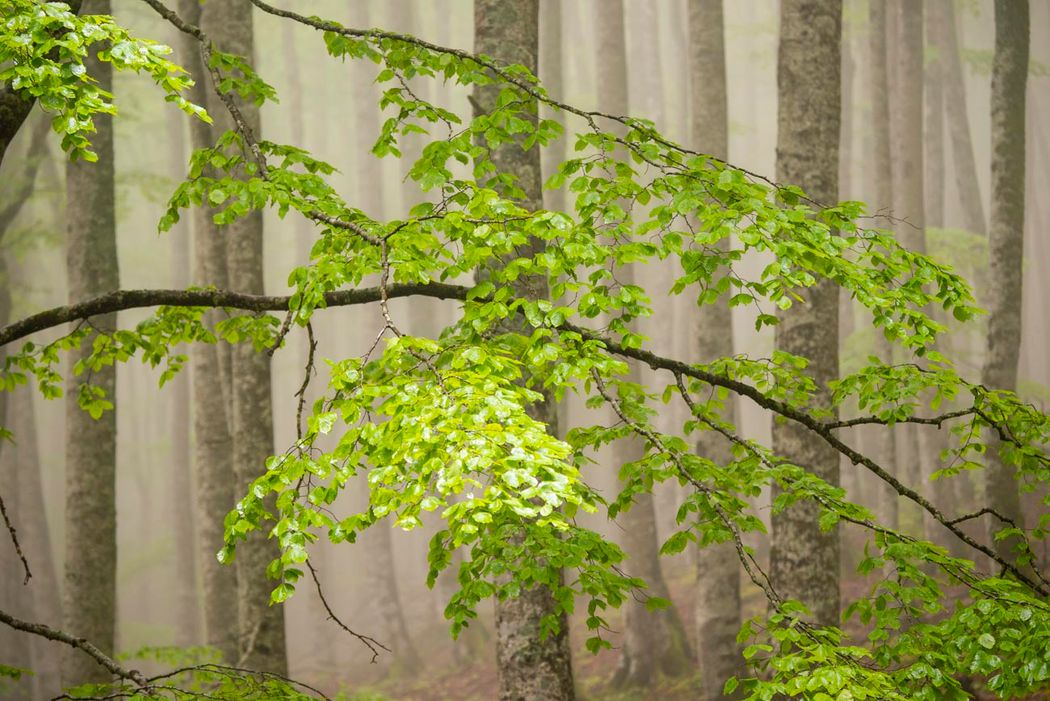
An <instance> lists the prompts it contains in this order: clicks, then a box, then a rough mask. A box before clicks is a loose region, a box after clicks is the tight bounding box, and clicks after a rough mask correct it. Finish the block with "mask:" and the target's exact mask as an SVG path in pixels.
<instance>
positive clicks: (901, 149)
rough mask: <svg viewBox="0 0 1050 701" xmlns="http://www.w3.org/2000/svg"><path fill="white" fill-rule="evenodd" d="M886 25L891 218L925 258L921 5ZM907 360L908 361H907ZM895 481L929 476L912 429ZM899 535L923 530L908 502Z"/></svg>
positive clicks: (903, 435)
mask: <svg viewBox="0 0 1050 701" xmlns="http://www.w3.org/2000/svg"><path fill="white" fill-rule="evenodd" d="M892 8H893V12H892V16H891V17H890V21H891V22H893V24H894V27H893V31H894V33H895V36H896V50H895V51H893V52H892V53H891V54H890V56H892V57H893V58H894V59H896V60H895V65H894V66H893V70H894V72H895V74H896V75H895V78H894V90H893V93H892V94H893V98H894V100H893V110H892V114H891V123H890V127H891V132H892V149H893V151H892V153H893V183H894V184H893V215H894V217H896V226H895V228H896V233H897V240H898V241H899V242H900V243H901V245H903V246H904V247H905V248H907V249H909V250H912V251H916V252H918V253H925V252H926V236H925V229H926V224H925V215H926V209H925V207H926V205H925V201H926V196H925V188H924V183H923V179H924V177H925V166H924V161H925V159H924V151H923V139H922V130H923V99H922V97H923V84H922V76H923V16H922V14H923V13H922V4H921V3H917V2H909V1H907V0H897V1H896V2H894V3H893V4H892ZM909 360H910V358H909ZM897 449H898V469H899V471H900V473H899V474H898V477H899V478H900V479H901V480H902V481H904V482H905V483H906V484H912V485H918V484H919V483H920V482H922V481H923V478H924V477H925V476H926V474H927V473H928V472H929V469H928V466H927V465H925V462H926V461H925V459H924V455H925V453H926V451H924V446H923V445H922V443H921V441H920V434H919V431H918V429H917V427H916V426H915V425H906V426H900V427H899V428H898V439H897ZM898 520H899V525H900V526H901V528H902V529H904V530H906V531H908V532H910V533H913V534H918V533H920V532H922V529H923V514H922V511H921V510H920V509H919V508H918V507H916V506H915V505H913V504H911V503H910V502H908V503H906V505H905V506H904V507H903V508H902V509H901V511H900V514H899V516H898Z"/></svg>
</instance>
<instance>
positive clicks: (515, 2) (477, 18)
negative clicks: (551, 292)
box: [474, 0, 575, 701]
mask: <svg viewBox="0 0 1050 701" xmlns="http://www.w3.org/2000/svg"><path fill="white" fill-rule="evenodd" d="M474 50H475V52H477V53H482V54H487V55H489V56H494V57H496V58H498V59H499V60H500V61H502V62H504V63H519V64H521V65H523V66H525V67H526V68H528V69H529V70H531V71H532V72H533V73H536V71H537V70H538V66H537V55H538V53H539V2H538V0H512V1H508V0H477V1H476V2H475V3H474ZM499 91H500V86H499V85H498V84H496V85H489V86H483V87H479V88H478V89H476V90H475V93H474V99H475V103H476V108H477V109H480V110H481V111H488V110H491V109H493V108H494V106H495V104H496V98H497V96H498V95H499ZM492 160H493V163H494V164H495V165H496V168H497V170H498V171H499V172H501V173H510V174H513V175H514V176H516V178H517V185H518V187H520V188H521V189H522V191H523V192H524V201H523V202H522V206H523V207H525V208H527V209H530V210H536V209H540V208H542V207H543V192H542V183H541V182H540V153H539V149H538V148H536V147H535V146H534V147H532V148H530V149H528V150H527V151H526V150H523V149H522V148H521V147H520V145H518V144H507V145H504V146H503V147H501V148H499V149H497V150H496V151H495V152H493V154H492ZM537 245H538V244H537V243H536V242H531V243H530V244H527V246H528V249H527V250H522V251H521V252H520V254H521V255H528V254H529V253H531V252H533V251H534V250H535V247H536V246H537ZM538 287H539V288H540V289H537V288H538ZM544 287H545V285H543V286H540V285H538V283H537V281H536V280H521V279H519V282H518V289H517V290H516V294H519V295H524V294H540V295H543V294H545V293H546V290H545V289H543V288H544ZM530 413H531V415H532V416H533V417H534V418H536V419H537V420H539V421H543V422H545V423H546V424H547V425H548V426H549V427H550V428H551V430H554V431H556V430H557V426H558V417H557V411H556V409H555V405H554V401H553V399H552V398H551V397H549V396H547V397H545V401H543V402H542V403H540V404H537V405H533V406H532V407H531V408H530ZM554 610H555V602H554V598H553V595H552V593H551V591H550V590H549V589H548V588H546V587H535V588H532V589H529V590H526V591H522V592H521V594H520V595H519V596H517V597H516V598H513V599H507V600H505V601H497V602H496V670H497V678H498V686H499V691H498V694H499V699H500V701H571V700H572V699H574V698H575V690H574V687H573V676H572V660H571V656H570V653H569V630H568V621H567V620H566V618H565V617H564V616H562V617H561V620H560V621H559V626H558V632H557V633H554V634H551V635H548V636H547V637H546V638H545V639H543V638H541V636H540V621H541V620H542V619H543V618H544V617H546V616H549V615H551V614H552V613H553V612H554Z"/></svg>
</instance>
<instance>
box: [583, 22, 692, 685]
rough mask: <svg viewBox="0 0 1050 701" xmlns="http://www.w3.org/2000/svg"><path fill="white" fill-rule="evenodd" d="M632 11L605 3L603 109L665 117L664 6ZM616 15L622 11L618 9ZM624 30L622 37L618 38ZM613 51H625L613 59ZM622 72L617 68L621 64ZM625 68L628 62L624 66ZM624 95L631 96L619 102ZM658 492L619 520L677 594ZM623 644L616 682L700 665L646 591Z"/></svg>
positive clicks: (658, 579)
mask: <svg viewBox="0 0 1050 701" xmlns="http://www.w3.org/2000/svg"><path fill="white" fill-rule="evenodd" d="M634 9H635V15H634V17H633V18H632V22H631V27H632V30H633V31H632V33H631V34H630V35H628V34H627V33H626V31H625V25H626V20H627V18H626V16H625V8H624V6H623V5H622V3H621V4H619V5H617V4H615V3H610V4H609V5H608V6H607V7H602V8H600V9H599V16H598V22H599V33H600V35H601V37H600V38H599V42H601V47H600V48H601V53H600V54H599V57H600V58H599V61H606V60H608V61H609V64H608V73H606V74H605V76H603V77H601V78H599V81H598V82H599V84H602V83H604V82H606V81H609V82H613V81H615V82H618V83H620V84H621V85H622V88H619V87H618V88H616V89H612V88H610V89H609V91H608V93H607V94H605V95H602V94H601V93H600V94H599V100H600V105H601V107H602V109H604V110H606V111H609V112H611V113H613V114H627V113H629V112H633V113H635V114H638V115H641V116H644V117H646V118H647V119H652V120H653V121H654V122H656V123H657V124H660V123H661V122H662V121H663V120H662V116H663V114H662V113H663V109H662V77H661V74H660V65H659V53H658V47H656V46H654V44H653V42H652V41H651V39H652V38H653V37H658V32H659V29H658V22H657V17H656V6H655V5H654V4H652V3H645V4H639V5H637V6H635V8H634ZM614 15H615V16H614ZM616 37H619V42H618V43H617V42H616ZM628 47H630V51H631V53H632V55H633V56H634V60H633V62H632V63H631V68H632V69H633V70H635V71H637V74H635V77H636V78H637V77H638V76H641V77H642V80H636V81H635V82H634V85H633V90H632V86H631V83H630V82H629V80H628V79H629V78H630V77H631V75H630V74H629V73H628V64H627V54H628V51H629V48H628ZM612 53H616V54H618V56H617V57H616V58H615V59H612ZM614 68H615V69H616V70H617V73H616V74H614V73H613V69H614ZM621 68H622V70H620V69H621ZM620 97H623V98H625V100H624V102H622V103H621V102H619V99H620ZM675 272H676V271H675V270H673V268H671V266H670V265H669V264H668V262H667V261H661V262H657V263H654V265H653V266H645V267H643V266H636V265H627V266H625V267H623V268H622V269H620V270H618V271H617V274H616V276H617V279H618V280H619V281H620V282H621V283H623V284H625V285H628V284H638V285H640V286H641V287H645V288H659V287H663V286H666V283H665V281H666V280H667V278H668V277H669V276H670V275H673V274H674V273H675ZM669 301H670V300H668V299H666V298H665V299H664V300H663V301H661V300H660V299H659V298H658V296H656V297H655V298H654V300H653V306H654V310H656V311H657V313H662V314H664V315H670V314H672V313H673V309H672V307H671V305H670V304H669ZM632 327H633V328H634V331H635V332H636V333H641V334H643V335H646V336H649V337H652V338H658V336H659V334H658V333H657V332H654V330H653V329H648V328H646V325H645V322H644V320H642V319H638V320H636V321H634V322H633V323H632ZM643 374H644V373H643V370H642V368H641V366H640V365H638V364H637V363H630V375H629V377H628V380H629V381H631V382H636V383H639V384H643V383H644V377H643ZM613 447H614V451H615V453H614V454H615V457H616V459H617V463H618V464H617V465H616V467H617V468H618V467H619V465H620V464H623V463H628V462H633V461H636V460H640V459H641V458H643V457H644V456H645V453H646V445H645V442H644V441H643V440H642V439H641V438H639V437H637V436H635V437H631V438H628V439H625V440H623V441H619V442H617V443H616V444H614V446H613ZM656 501H657V500H656V497H655V495H654V494H650V493H645V494H639V495H637V496H636V497H635V498H634V504H633V506H632V507H631V508H630V510H628V511H625V512H622V513H621V514H620V515H618V516H617V519H616V522H617V524H618V526H619V528H620V531H621V533H622V534H623V535H622V539H621V541H622V542H621V545H622V546H623V549H624V552H625V553H626V554H627V560H626V562H625V564H624V569H625V570H626V571H627V572H628V573H629V574H630V575H631V576H634V577H639V578H641V579H642V580H644V581H645V582H646V584H647V585H648V589H647V590H646V593H645V594H646V596H655V597H659V598H661V599H666V600H668V601H670V593H669V590H668V587H667V583H666V581H665V580H664V576H663V571H662V570H661V567H660V539H659V536H658V534H657V526H656ZM622 610H623V646H622V648H621V650H620V660H619V664H618V666H617V669H616V673H615V674H614V675H613V679H612V684H613V685H614V686H621V687H623V686H643V687H644V686H648V685H649V684H650V683H651V682H652V681H653V678H654V677H655V675H656V674H657V673H658V672H663V673H664V674H667V675H672V676H674V675H679V674H683V673H685V672H686V671H688V670H689V669H690V668H691V667H692V657H693V654H692V650H691V649H690V645H689V641H688V639H687V637H686V634H685V626H684V625H683V624H682V621H681V619H680V618H679V616H678V611H677V609H676V608H675V607H674V606H673V605H672V606H670V607H668V608H666V609H661V610H654V611H650V610H649V609H648V608H647V607H646V605H645V597H643V596H639V597H637V598H630V599H628V600H627V601H626V602H625V603H624V605H623V607H622Z"/></svg>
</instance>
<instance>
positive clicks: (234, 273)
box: [201, 0, 288, 674]
mask: <svg viewBox="0 0 1050 701" xmlns="http://www.w3.org/2000/svg"><path fill="white" fill-rule="evenodd" d="M201 29H203V30H204V31H205V32H206V33H207V34H208V35H209V36H210V37H211V39H212V41H214V42H215V44H216V46H218V47H219V49H221V50H222V51H228V52H230V53H234V54H237V55H239V56H244V57H245V58H247V59H248V60H249V61H251V60H252V57H253V48H254V47H253V37H252V12H251V5H250V4H249V3H247V2H244V1H243V0H212V1H211V2H208V3H207V4H205V5H204V7H203V9H202V11H201ZM235 99H237V98H235ZM209 104H210V105H211V106H212V108H211V109H210V110H209V111H210V112H211V115H212V118H213V119H215V123H216V125H217V126H218V127H219V128H220V129H223V130H226V129H232V128H233V126H234V125H233V123H232V118H231V117H230V116H229V114H228V113H227V112H226V110H225V109H224V108H223V107H222V106H221V105H220V104H218V100H210V102H209ZM238 106H239V107H240V109H241V113H242V114H243V115H244V118H245V120H246V121H247V123H248V126H249V127H250V128H251V129H252V130H253V131H254V132H255V134H256V135H258V134H259V133H260V120H259V109H258V107H256V106H255V105H254V104H250V103H245V102H243V101H241V102H240V104H239V105H238ZM226 265H227V270H228V273H229V283H230V289H232V290H236V291H238V292H247V293H250V294H263V293H264V286H263V218H262V212H260V211H253V212H252V213H250V214H248V215H247V216H245V217H242V218H240V219H238V220H237V221H235V222H233V223H232V224H230V225H229V226H228V228H227V230H226ZM231 355H232V359H231V373H230V378H231V390H232V391H231V399H232V402H231V403H232V409H233V411H232V416H231V420H230V423H229V426H230V433H231V435H232V437H233V471H234V475H235V476H236V484H235V489H236V490H237V491H236V492H235V495H236V494H237V493H239V492H240V491H243V490H245V489H248V486H249V485H250V484H251V482H252V481H253V480H254V479H255V478H256V477H259V476H260V475H261V474H262V473H263V472H264V471H265V469H266V467H265V466H266V459H267V458H269V457H270V456H271V455H273V403H272V398H271V388H270V356H269V355H267V354H266V353H258V352H256V351H255V349H254V348H253V347H252V345H251V344H250V343H239V344H237V345H235V346H234V347H233V348H232V351H231ZM272 498H273V497H272V496H271V499H272ZM271 507H272V504H271ZM277 556H278V549H277V545H276V543H275V542H273V541H271V540H269V539H268V538H267V537H266V534H265V533H264V532H258V533H253V534H251V536H249V538H248V539H247V540H245V541H244V542H242V543H241V544H240V545H238V547H237V559H236V568H237V619H238V655H237V659H238V663H239V664H241V665H243V666H246V667H249V668H251V669H256V670H260V671H264V672H273V673H275V674H286V673H287V671H288V662H287V655H286V651H285V634H284V609H283V608H282V607H280V606H271V605H270V590H271V589H272V586H273V585H272V583H271V582H270V580H269V579H268V578H267V577H266V568H267V566H268V565H269V564H270V561H271V560H272V559H274V558H275V557H277Z"/></svg>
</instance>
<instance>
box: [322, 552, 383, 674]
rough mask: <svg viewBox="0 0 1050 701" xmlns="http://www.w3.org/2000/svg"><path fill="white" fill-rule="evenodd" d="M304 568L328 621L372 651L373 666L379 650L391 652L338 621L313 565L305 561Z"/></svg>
mask: <svg viewBox="0 0 1050 701" xmlns="http://www.w3.org/2000/svg"><path fill="white" fill-rule="evenodd" d="M306 567H307V569H309V570H310V576H311V577H312V578H313V580H314V586H315V587H317V598H319V599H320V600H321V605H322V606H324V610H325V611H327V612H328V620H330V621H333V622H335V624H336V625H337V626H339V627H340V628H342V629H343V630H344V631H346V632H347V633H348V634H349V635H352V636H353V637H355V638H357V639H358V640H360V641H361V642H362V643H364V644H365V646H366V647H367V648H368V649H369V650H371V651H372V660H371V661H372V663H373V664H375V661H376V660H377V659H379V649H383V650H386V651H387V652H390V651H391V650H390V648H388V647H387V646H386V645H384V644H383V643H381V642H379V641H378V640H376V639H375V638H373V637H371V636H368V635H363V634H361V633H356V632H354V631H352V630H350V627H349V626H347V625H346V624H345V623H343V622H342V621H341V620H340V619H339V616H336V615H335V611H333V610H332V607H331V606H329V605H328V599H326V598H325V596H324V591H322V589H321V579H320V578H319V577H318V576H317V570H316V569H315V568H314V565H313V563H312V562H310V561H309V560H307V561H306Z"/></svg>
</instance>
